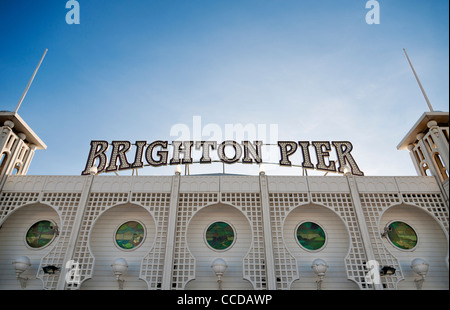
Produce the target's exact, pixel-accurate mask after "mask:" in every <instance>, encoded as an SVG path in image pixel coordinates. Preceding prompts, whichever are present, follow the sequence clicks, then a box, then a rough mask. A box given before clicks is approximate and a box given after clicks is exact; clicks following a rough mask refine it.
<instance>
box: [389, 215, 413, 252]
mask: <svg viewBox="0 0 450 310" xmlns="http://www.w3.org/2000/svg"><path fill="white" fill-rule="evenodd" d="M388 238H389V241H390V242H391V243H392V244H393V245H394V246H395V247H397V248H399V249H402V250H412V249H414V248H415V247H416V245H417V241H418V239H417V234H416V232H415V231H414V229H413V228H412V227H411V226H409V225H408V224H406V223H404V222H399V221H397V222H392V223H390V224H389V226H388Z"/></svg>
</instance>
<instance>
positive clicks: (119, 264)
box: [111, 258, 128, 290]
mask: <svg viewBox="0 0 450 310" xmlns="http://www.w3.org/2000/svg"><path fill="white" fill-rule="evenodd" d="M111 267H112V268H113V272H114V275H115V277H116V280H117V281H118V282H119V289H120V290H122V289H123V283H124V282H125V280H124V279H123V275H125V273H126V272H127V269H128V263H127V261H126V260H125V259H124V258H117V259H116V260H115V261H114V263H113V264H112V265H111Z"/></svg>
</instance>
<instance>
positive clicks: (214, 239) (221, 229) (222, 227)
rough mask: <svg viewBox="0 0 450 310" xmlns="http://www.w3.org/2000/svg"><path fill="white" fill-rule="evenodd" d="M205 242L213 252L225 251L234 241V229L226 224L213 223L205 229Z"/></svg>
mask: <svg viewBox="0 0 450 310" xmlns="http://www.w3.org/2000/svg"><path fill="white" fill-rule="evenodd" d="M205 240H206V243H207V244H208V245H209V246H210V247H211V248H213V249H214V250H218V251H223V250H226V249H228V248H230V247H231V246H232V245H233V243H234V241H235V233H234V229H233V227H232V226H231V225H230V224H228V223H226V222H214V223H212V224H211V225H209V226H208V228H207V229H206V232H205Z"/></svg>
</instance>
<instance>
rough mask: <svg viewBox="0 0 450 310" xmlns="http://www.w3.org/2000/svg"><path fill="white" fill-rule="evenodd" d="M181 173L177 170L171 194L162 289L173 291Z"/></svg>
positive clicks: (173, 178)
mask: <svg viewBox="0 0 450 310" xmlns="http://www.w3.org/2000/svg"><path fill="white" fill-rule="evenodd" d="M180 178H181V177H180V172H179V171H178V170H177V171H176V172H175V176H173V177H172V191H171V193H170V209H169V219H168V223H167V237H166V250H165V256H164V260H165V262H166V263H165V264H164V270H163V277H162V285H161V286H162V289H163V290H170V289H171V283H172V281H171V279H172V268H173V252H174V244H175V233H176V224H177V211H178V194H179V190H180Z"/></svg>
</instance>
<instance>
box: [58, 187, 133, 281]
mask: <svg viewBox="0 0 450 310" xmlns="http://www.w3.org/2000/svg"><path fill="white" fill-rule="evenodd" d="M126 202H128V193H91V194H90V195H89V200H88V203H87V206H86V210H85V213H84V216H83V220H82V223H81V229H80V232H79V237H78V239H77V243H76V246H75V251H74V256H73V260H74V261H75V262H77V263H78V266H79V276H80V278H79V279H80V281H79V282H74V283H68V284H67V287H68V288H70V289H78V288H79V286H80V285H81V283H82V282H83V281H85V280H87V279H89V278H91V277H92V273H93V271H94V260H95V258H94V257H93V256H92V254H91V252H90V250H89V232H90V230H91V228H92V224H93V223H94V222H95V220H96V219H97V218H98V216H99V215H100V214H101V213H102V212H104V211H105V210H106V209H108V208H110V207H112V206H114V205H117V204H121V203H126Z"/></svg>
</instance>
